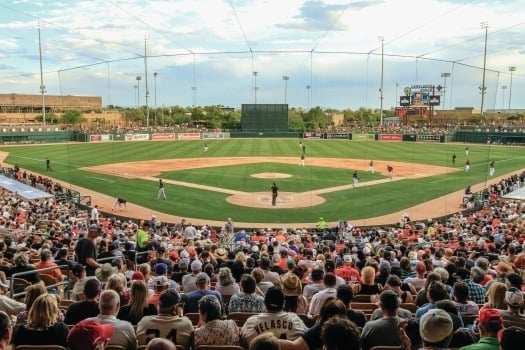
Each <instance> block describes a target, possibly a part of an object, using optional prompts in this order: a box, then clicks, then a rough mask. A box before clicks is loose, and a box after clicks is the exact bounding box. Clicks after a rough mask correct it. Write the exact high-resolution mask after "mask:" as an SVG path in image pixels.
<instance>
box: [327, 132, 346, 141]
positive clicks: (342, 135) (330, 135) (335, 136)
mask: <svg viewBox="0 0 525 350" xmlns="http://www.w3.org/2000/svg"><path fill="white" fill-rule="evenodd" d="M326 138H327V139H328V140H331V139H334V140H335V139H337V140H348V133H342V132H334V133H326Z"/></svg>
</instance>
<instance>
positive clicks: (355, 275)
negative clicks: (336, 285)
mask: <svg viewBox="0 0 525 350" xmlns="http://www.w3.org/2000/svg"><path fill="white" fill-rule="evenodd" d="M335 275H336V276H339V277H341V278H343V279H344V280H345V281H346V282H357V283H361V276H360V275H359V271H358V270H357V269H356V268H354V267H353V259H352V256H351V255H344V256H343V266H342V267H340V268H338V269H336V270H335Z"/></svg>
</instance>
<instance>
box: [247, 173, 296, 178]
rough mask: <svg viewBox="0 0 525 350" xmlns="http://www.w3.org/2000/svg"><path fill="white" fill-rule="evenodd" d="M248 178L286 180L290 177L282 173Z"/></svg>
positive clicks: (256, 175)
mask: <svg viewBox="0 0 525 350" xmlns="http://www.w3.org/2000/svg"><path fill="white" fill-rule="evenodd" d="M250 176H251V177H256V178H258V179H286V178H287V177H292V175H290V174H283V173H257V174H251V175H250Z"/></svg>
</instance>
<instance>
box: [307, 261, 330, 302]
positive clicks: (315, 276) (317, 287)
mask: <svg viewBox="0 0 525 350" xmlns="http://www.w3.org/2000/svg"><path fill="white" fill-rule="evenodd" d="M311 276H312V283H309V284H307V285H305V286H304V288H303V295H304V296H305V297H306V299H307V300H308V302H310V301H311V300H312V296H313V295H314V294H315V293H317V292H320V291H321V290H323V289H324V288H325V287H324V284H323V276H324V271H323V270H322V269H314V270H312V273H311Z"/></svg>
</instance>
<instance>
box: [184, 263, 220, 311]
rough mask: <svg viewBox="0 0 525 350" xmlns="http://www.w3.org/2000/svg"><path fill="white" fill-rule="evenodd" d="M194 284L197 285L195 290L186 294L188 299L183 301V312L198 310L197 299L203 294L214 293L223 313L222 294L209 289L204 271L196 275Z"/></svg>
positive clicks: (208, 282)
mask: <svg viewBox="0 0 525 350" xmlns="http://www.w3.org/2000/svg"><path fill="white" fill-rule="evenodd" d="M195 286H196V287H197V290H196V291H193V292H191V293H188V294H186V295H187V296H188V300H187V301H186V302H185V303H184V314H187V313H189V312H199V300H200V298H202V297H203V296H205V295H214V296H215V297H216V298H217V300H219V302H220V303H221V309H222V312H221V314H223V315H224V313H225V312H224V305H223V302H222V296H221V294H220V293H219V292H217V291H215V290H210V289H209V288H210V277H209V276H208V275H207V274H206V273H204V272H201V273H199V274H198V275H197V278H196V280H195Z"/></svg>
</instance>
